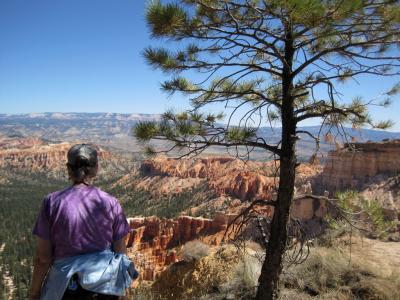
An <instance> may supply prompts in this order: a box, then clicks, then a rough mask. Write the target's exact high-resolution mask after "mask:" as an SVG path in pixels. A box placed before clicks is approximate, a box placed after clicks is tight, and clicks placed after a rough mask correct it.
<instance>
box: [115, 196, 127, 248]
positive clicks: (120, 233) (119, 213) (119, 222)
mask: <svg viewBox="0 0 400 300" xmlns="http://www.w3.org/2000/svg"><path fill="white" fill-rule="evenodd" d="M129 231H130V228H129V224H128V221H127V220H126V217H125V214H124V212H123V210H122V207H121V204H119V202H118V201H117V200H116V201H115V206H114V224H113V242H115V241H118V240H120V239H122V238H123V237H124V236H126V235H127V234H128V233H129Z"/></svg>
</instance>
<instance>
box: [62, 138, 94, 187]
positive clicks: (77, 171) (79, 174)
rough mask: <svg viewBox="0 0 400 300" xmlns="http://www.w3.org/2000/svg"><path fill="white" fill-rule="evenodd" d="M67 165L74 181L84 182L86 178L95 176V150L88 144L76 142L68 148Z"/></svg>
mask: <svg viewBox="0 0 400 300" xmlns="http://www.w3.org/2000/svg"><path fill="white" fill-rule="evenodd" d="M67 158H68V163H67V165H68V167H69V169H70V172H71V174H70V175H71V177H72V179H73V180H74V181H75V182H79V183H81V182H84V181H85V179H86V178H90V177H94V176H96V172H97V151H96V149H95V148H94V147H93V146H91V145H88V144H77V145H74V146H72V147H71V149H69V151H68V154H67Z"/></svg>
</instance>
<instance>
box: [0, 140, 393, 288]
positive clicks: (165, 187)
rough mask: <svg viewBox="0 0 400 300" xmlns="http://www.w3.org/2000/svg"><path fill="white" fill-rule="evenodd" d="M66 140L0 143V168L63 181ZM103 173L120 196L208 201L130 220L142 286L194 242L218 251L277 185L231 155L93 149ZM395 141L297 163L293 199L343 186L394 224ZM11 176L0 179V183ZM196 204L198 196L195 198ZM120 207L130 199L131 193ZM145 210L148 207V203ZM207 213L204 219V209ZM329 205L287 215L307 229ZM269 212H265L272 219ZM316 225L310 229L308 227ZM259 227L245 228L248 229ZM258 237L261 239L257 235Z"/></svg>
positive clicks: (274, 169)
mask: <svg viewBox="0 0 400 300" xmlns="http://www.w3.org/2000/svg"><path fill="white" fill-rule="evenodd" d="M72 144H73V143H72V142H64V143H56V142H48V141H44V140H41V139H38V138H18V137H1V138H0V168H1V169H2V170H15V171H20V172H21V171H22V172H30V173H32V174H45V175H46V176H48V175H49V174H50V175H51V176H54V177H57V178H61V177H63V178H64V179H65V178H66V174H65V159H66V153H67V151H68V149H69V147H71V145H72ZM99 155H100V158H101V166H102V167H103V171H102V172H104V173H110V172H113V173H114V176H113V177H112V178H113V179H112V180H111V181H110V182H111V183H110V186H111V188H118V189H120V190H121V191H124V192H127V191H130V190H132V191H137V190H144V191H146V192H148V193H149V195H152V196H153V198H154V199H164V198H162V196H166V197H170V198H173V197H179V195H182V194H183V193H186V195H188V197H194V196H196V193H204V191H200V192H199V191H198V190H197V189H198V187H200V186H202V187H204V189H205V190H206V191H207V193H208V195H209V198H208V199H207V201H204V202H203V203H199V204H198V206H197V207H196V206H193V207H190V209H187V210H182V211H181V212H180V213H179V215H178V216H177V217H174V218H162V217H158V216H138V215H134V216H135V217H133V215H128V217H129V218H128V222H129V225H130V228H131V232H130V234H129V235H128V237H127V240H126V243H127V247H128V253H129V256H130V257H131V258H132V259H133V260H134V261H135V263H136V265H137V268H138V269H139V271H140V273H141V278H142V279H143V280H149V281H152V280H154V279H155V278H156V277H157V276H158V275H159V274H160V272H162V271H163V270H164V269H165V268H166V267H168V266H169V265H171V264H173V263H175V262H178V261H180V260H181V259H182V253H181V248H182V246H183V245H184V244H185V243H187V242H189V241H193V240H200V241H202V242H203V243H205V244H208V245H211V246H213V245H219V244H220V243H221V241H222V239H223V237H224V234H225V231H226V229H227V227H228V224H230V223H231V222H232V221H233V220H234V219H235V217H236V216H237V215H238V214H239V213H240V212H242V211H243V210H244V209H245V208H246V207H248V205H249V203H251V201H252V200H254V199H269V200H274V199H275V198H276V187H277V184H278V182H279V180H278V177H277V174H278V171H279V162H277V161H266V162H264V161H253V160H249V161H242V160H239V159H236V158H232V157H226V156H217V155H212V156H211V155H210V156H204V157H196V158H184V159H174V158H171V157H165V156H157V157H155V158H152V159H146V160H143V161H141V162H134V163H133V162H132V158H129V157H128V158H127V157H120V156H118V155H117V154H115V153H113V152H112V151H110V150H107V149H104V148H102V147H99ZM399 158H400V141H398V140H393V141H383V142H379V143H372V142H369V143H353V144H351V145H345V147H343V148H341V149H338V150H336V151H331V152H329V154H328V158H327V161H326V163H325V164H324V165H320V164H310V163H301V164H299V165H298V167H297V169H296V196H298V197H300V196H304V195H308V194H312V193H313V192H314V193H317V194H321V195H322V194H325V195H328V194H329V195H330V196H331V197H333V196H334V193H335V192H336V191H340V190H345V189H347V188H351V189H355V190H359V191H360V192H361V193H362V195H363V196H365V198H366V199H369V201H378V202H380V203H383V207H384V208H385V209H386V210H387V214H388V215H389V214H392V219H398V218H399V210H400V189H399V188H398V187H399V180H398V178H397V177H396V176H395V175H396V174H398V172H399V171H400V159H399ZM8 180H9V178H7V175H6V173H2V174H0V185H6V184H7V183H8ZM197 196H198V197H199V198H200V199H201V198H202V196H203V194H199V195H197ZM130 197H132V198H127V199H126V201H127V202H121V203H122V204H123V205H125V204H129V202H130V201H135V198H134V194H133V196H130ZM144 205H151V204H147V203H146V202H145V203H144ZM210 207H212V208H213V210H212V211H211V212H210V213H208V214H207V215H206V216H202V212H203V211H205V210H204V208H207V209H208V208H210ZM328 211H329V203H328V202H327V201H326V200H324V199H322V198H321V199H320V200H315V199H311V198H307V197H304V198H302V199H301V200H295V201H294V203H293V206H292V210H291V216H292V217H293V218H295V219H297V220H300V221H301V222H305V223H307V222H309V223H310V224H311V231H312V230H313V229H314V227H313V226H315V224H319V223H321V222H322V220H323V218H324V217H325V216H326V214H327V213H328ZM272 214H273V209H269V210H264V211H263V217H264V218H270V217H271V216H272ZM313 224H314V225H313ZM251 230H252V231H253V232H252V233H254V230H255V231H257V230H258V229H257V228H250V231H251ZM258 235H259V234H258Z"/></svg>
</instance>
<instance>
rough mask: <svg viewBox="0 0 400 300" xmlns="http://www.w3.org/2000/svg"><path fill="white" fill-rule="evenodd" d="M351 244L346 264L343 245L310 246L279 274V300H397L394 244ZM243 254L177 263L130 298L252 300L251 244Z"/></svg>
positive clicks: (399, 286) (399, 276)
mask: <svg viewBox="0 0 400 300" xmlns="http://www.w3.org/2000/svg"><path fill="white" fill-rule="evenodd" d="M353 243H355V244H354V245H353V247H352V256H351V260H350V257H349V248H348V245H344V243H343V242H342V241H340V242H338V243H337V244H336V246H334V247H323V246H317V247H313V248H312V249H311V254H310V256H309V258H308V259H307V260H306V261H305V262H304V263H303V264H301V265H298V266H295V267H291V268H290V269H289V270H285V271H284V274H283V275H282V278H281V293H280V298H279V299H281V300H283V299H285V300H286V299H288V300H289V299H290V300H307V299H323V300H330V299H332V300H333V299H339V300H350V299H377V300H380V299H382V300H386V299H388V300H389V299H390V300H392V299H400V273H399V268H398V265H397V264H396V262H394V261H393V260H395V259H396V258H397V256H396V255H397V250H398V248H397V247H398V246H400V245H397V243H386V244H385V243H383V242H380V241H374V240H364V241H363V242H362V243H361V240H359V239H357V238H354V239H353ZM376 243H380V244H376ZM193 245H195V244H193ZM253 246H254V245H253ZM378 246H379V247H378ZM374 247H375V248H376V247H378V248H376V249H379V252H381V253H378V252H377V251H375V250H373V249H374ZM193 248H194V249H195V248H196V247H192V246H191V247H188V249H193ZM246 249H247V250H246V251H245V252H237V251H236V249H235V248H234V247H232V246H226V247H224V248H222V249H220V250H219V251H216V252H215V251H212V252H211V253H210V254H209V255H208V256H204V257H198V258H194V259H191V260H189V261H182V262H179V263H177V264H175V265H173V266H171V267H170V268H168V269H167V270H166V271H165V272H163V273H162V274H161V276H160V277H159V278H158V279H157V280H156V281H155V282H154V284H153V285H152V286H149V287H147V288H142V289H141V290H140V289H139V290H137V291H136V293H135V294H136V296H135V297H134V298H133V299H139V300H142V299H143V300H158V299H166V300H169V299H171V300H172V299H173V300H176V299H179V300H188V299H201V300H222V299H238V300H239V299H241V300H247V299H252V297H253V296H254V294H255V290H256V286H257V283H258V276H259V273H260V269H261V262H260V260H259V259H258V258H257V257H258V256H257V254H259V253H257V252H259V251H260V250H261V249H259V248H257V247H251V244H248V247H247V248H246ZM196 250H197V249H196ZM194 252H196V251H194ZM200 252H201V251H200ZM392 261H393V262H392Z"/></svg>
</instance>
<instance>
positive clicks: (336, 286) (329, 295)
mask: <svg viewBox="0 0 400 300" xmlns="http://www.w3.org/2000/svg"><path fill="white" fill-rule="evenodd" d="M399 278H400V274H399V273H398V271H397V270H392V272H389V273H388V272H386V275H385V276H383V275H382V272H381V270H380V268H379V266H376V265H373V264H371V263H370V262H369V259H368V256H366V255H363V254H362V253H353V257H352V259H351V260H350V258H349V255H348V253H345V252H343V251H341V250H340V249H337V248H324V247H316V248H314V249H312V252H311V255H310V257H309V258H308V259H307V260H306V261H305V262H304V263H303V264H301V265H298V266H296V267H294V268H292V269H290V270H287V271H286V272H285V274H284V275H283V276H282V287H283V288H282V293H281V296H280V298H281V299H343V300H344V299H377V300H378V299H388V300H389V299H400V279H399Z"/></svg>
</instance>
